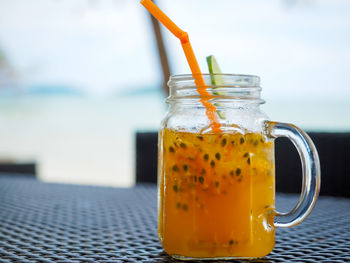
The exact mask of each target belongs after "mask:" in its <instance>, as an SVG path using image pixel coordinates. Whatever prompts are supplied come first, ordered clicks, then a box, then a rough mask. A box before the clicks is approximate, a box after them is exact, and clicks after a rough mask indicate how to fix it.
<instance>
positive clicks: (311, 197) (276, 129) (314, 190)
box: [265, 121, 321, 227]
mask: <svg viewBox="0 0 350 263" xmlns="http://www.w3.org/2000/svg"><path fill="white" fill-rule="evenodd" d="M265 124H266V133H267V136H268V137H269V138H273V139H275V138H277V137H287V138H288V139H290V140H291V141H292V143H293V144H294V146H295V147H296V148H297V150H298V153H299V156H300V159H301V163H302V174H303V181H302V188H301V195H300V198H299V201H298V203H297V204H296V206H295V207H294V208H293V209H292V210H291V211H290V212H288V213H281V212H278V211H276V215H275V219H274V226H275V227H291V226H295V225H297V224H299V223H300V222H302V221H303V220H304V219H305V218H306V217H307V216H308V215H309V213H310V212H311V209H312V208H313V206H314V205H315V202H316V199H317V196H318V193H319V191H320V185H321V169H320V161H319V158H318V154H317V150H316V147H315V145H314V144H313V142H312V141H311V139H310V137H309V136H308V135H307V134H306V133H305V132H304V131H302V130H301V129H300V128H298V127H296V126H294V125H292V124H288V123H280V122H271V121H266V122H265Z"/></svg>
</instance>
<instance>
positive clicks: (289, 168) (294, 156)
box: [136, 132, 350, 197]
mask: <svg viewBox="0 0 350 263" xmlns="http://www.w3.org/2000/svg"><path fill="white" fill-rule="evenodd" d="M308 134H309V136H310V137H311V138H312V140H313V141H314V143H315V145H316V148H317V150H318V154H319V157H320V162H321V193H320V194H321V195H331V196H344V197H350V133H316V132H310V133H308ZM157 137H158V135H157V133H156V132H138V133H136V182H137V183H141V182H147V183H156V182H157V153H158V150H157V142H158V138H157ZM275 154H276V156H278V157H276V190H277V191H278V192H284V193H300V190H301V163H300V160H299V156H298V153H297V150H296V149H295V147H294V146H293V145H292V143H291V142H290V141H289V140H288V139H286V138H279V139H277V140H276V153H275Z"/></svg>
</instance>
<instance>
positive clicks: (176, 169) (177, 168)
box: [173, 164, 179, 172]
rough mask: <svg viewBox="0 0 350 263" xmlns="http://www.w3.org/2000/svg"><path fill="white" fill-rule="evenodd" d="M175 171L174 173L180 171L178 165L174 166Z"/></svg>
mask: <svg viewBox="0 0 350 263" xmlns="http://www.w3.org/2000/svg"><path fill="white" fill-rule="evenodd" d="M173 171H174V172H178V171H179V167H177V165H176V164H174V166H173Z"/></svg>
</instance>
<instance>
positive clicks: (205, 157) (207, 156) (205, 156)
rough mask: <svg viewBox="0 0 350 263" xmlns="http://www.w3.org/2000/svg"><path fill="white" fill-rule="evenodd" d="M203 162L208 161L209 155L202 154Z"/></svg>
mask: <svg viewBox="0 0 350 263" xmlns="http://www.w3.org/2000/svg"><path fill="white" fill-rule="evenodd" d="M204 160H205V161H208V160H209V154H207V153H206V154H204Z"/></svg>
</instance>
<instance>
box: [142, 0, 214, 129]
mask: <svg viewBox="0 0 350 263" xmlns="http://www.w3.org/2000/svg"><path fill="white" fill-rule="evenodd" d="M141 4H142V5H143V6H144V7H145V8H146V9H147V10H148V11H149V12H150V13H151V14H152V15H153V16H154V17H155V18H156V19H157V20H158V21H159V22H161V23H162V24H163V25H164V26H165V27H166V28H167V29H168V30H169V31H170V32H171V33H173V34H174V35H175V36H176V37H177V38H178V39H180V41H181V45H182V49H183V50H184V53H185V56H186V59H187V62H188V64H189V66H190V69H191V72H192V76H193V77H194V81H195V83H196V85H197V91H198V93H199V94H200V95H201V96H202V97H203V98H202V99H201V103H202V104H203V106H204V107H205V108H206V114H207V117H208V119H209V121H210V126H211V128H212V130H213V131H214V132H221V129H220V127H221V124H220V123H218V117H217V113H216V107H215V106H214V105H213V104H212V103H211V102H209V100H210V99H211V98H212V97H213V95H211V94H210V93H209V92H208V91H207V88H206V85H205V82H204V79H203V77H202V73H201V70H200V68H199V65H198V62H197V59H196V56H195V55H194V52H193V49H192V46H191V43H190V40H189V38H188V34H187V33H186V32H184V31H182V30H181V29H180V28H179V27H178V26H177V25H176V24H175V23H174V22H173V21H171V20H170V18H169V17H168V16H167V15H166V14H164V13H163V12H162V10H160V9H159V8H158V7H157V6H156V5H155V4H154V3H153V2H152V1H151V0H141Z"/></svg>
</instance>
